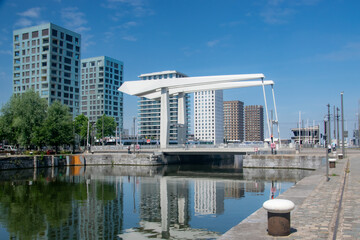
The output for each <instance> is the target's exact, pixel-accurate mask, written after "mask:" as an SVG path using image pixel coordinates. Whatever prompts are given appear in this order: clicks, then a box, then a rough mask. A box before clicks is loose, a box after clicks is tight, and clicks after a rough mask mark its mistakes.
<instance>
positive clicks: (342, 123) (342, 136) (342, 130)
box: [341, 92, 345, 157]
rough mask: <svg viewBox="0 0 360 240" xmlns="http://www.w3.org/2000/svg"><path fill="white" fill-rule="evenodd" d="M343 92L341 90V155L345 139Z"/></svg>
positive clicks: (343, 153) (343, 150) (343, 151)
mask: <svg viewBox="0 0 360 240" xmlns="http://www.w3.org/2000/svg"><path fill="white" fill-rule="evenodd" d="M343 96H344V92H341V142H342V155H343V157H345V141H344V101H343Z"/></svg>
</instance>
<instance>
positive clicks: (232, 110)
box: [224, 101, 244, 142]
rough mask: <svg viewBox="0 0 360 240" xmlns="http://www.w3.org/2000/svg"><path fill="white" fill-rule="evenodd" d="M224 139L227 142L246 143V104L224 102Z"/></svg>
mask: <svg viewBox="0 0 360 240" xmlns="http://www.w3.org/2000/svg"><path fill="white" fill-rule="evenodd" d="M224 137H225V140H226V141H230V142H243V141H244V103H243V102H241V101H224Z"/></svg>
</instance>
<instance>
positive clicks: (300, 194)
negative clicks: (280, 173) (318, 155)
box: [219, 150, 360, 240]
mask: <svg viewBox="0 0 360 240" xmlns="http://www.w3.org/2000/svg"><path fill="white" fill-rule="evenodd" d="M324 155H325V154H324ZM325 172H326V171H325V167H323V168H321V169H318V170H317V171H315V172H314V173H313V174H312V175H311V176H309V177H306V178H304V179H302V180H301V181H299V182H298V183H297V184H296V185H294V186H293V187H292V188H290V189H289V190H288V191H286V192H285V193H284V194H282V195H280V196H279V197H278V198H281V199H289V200H291V201H293V202H294V203H295V205H296V207H295V209H294V210H293V211H292V213H291V228H292V231H291V234H290V235H289V236H287V237H272V236H269V235H268V234H267V212H266V211H265V210H264V209H263V208H261V209H259V210H258V211H256V212H255V213H253V214H252V215H250V216H249V217H248V218H246V219H245V220H244V221H242V222H241V223H240V224H238V225H237V226H235V227H233V228H232V229H230V230H229V231H228V232H226V233H225V234H224V235H223V236H222V237H220V238H219V239H222V240H224V239H229V240H231V239H360V151H356V150H353V151H349V153H348V155H347V157H346V158H345V159H342V160H337V163H336V168H330V169H329V178H330V179H329V181H326V177H325Z"/></svg>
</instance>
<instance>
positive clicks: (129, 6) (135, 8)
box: [102, 0, 154, 21]
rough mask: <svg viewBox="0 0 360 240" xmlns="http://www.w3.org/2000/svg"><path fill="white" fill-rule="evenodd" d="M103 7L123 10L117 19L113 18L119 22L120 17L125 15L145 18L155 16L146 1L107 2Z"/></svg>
mask: <svg viewBox="0 0 360 240" xmlns="http://www.w3.org/2000/svg"><path fill="white" fill-rule="evenodd" d="M102 7H104V8H109V9H113V10H119V9H121V12H120V13H119V12H117V13H116V16H115V17H114V16H113V15H112V16H111V19H112V20H114V21H118V20H119V18H120V17H123V16H125V15H130V16H135V17H144V16H149V15H153V14H154V11H153V10H152V9H150V8H148V7H146V3H145V1H144V0H107V1H106V2H105V3H103V4H102Z"/></svg>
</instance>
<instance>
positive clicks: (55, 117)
mask: <svg viewBox="0 0 360 240" xmlns="http://www.w3.org/2000/svg"><path fill="white" fill-rule="evenodd" d="M43 129H44V132H45V136H46V137H45V139H46V143H47V144H48V145H50V146H54V147H55V149H56V152H57V151H58V147H59V146H60V145H63V144H71V143H73V139H74V134H73V122H72V116H71V114H70V112H69V108H68V107H67V106H66V105H62V104H61V103H60V102H59V101H55V102H53V103H52V104H51V105H50V106H49V108H48V113H47V117H46V119H45V121H44V128H43Z"/></svg>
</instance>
